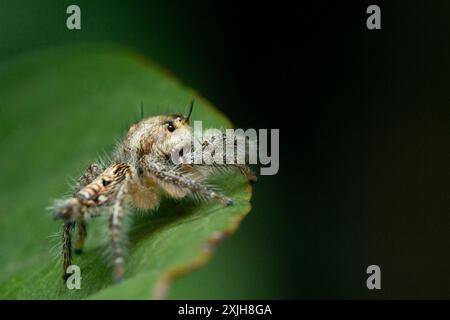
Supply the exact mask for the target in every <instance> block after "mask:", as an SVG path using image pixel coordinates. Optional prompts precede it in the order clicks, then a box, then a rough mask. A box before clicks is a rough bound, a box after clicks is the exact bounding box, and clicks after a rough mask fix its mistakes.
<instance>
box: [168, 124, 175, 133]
mask: <svg viewBox="0 0 450 320" xmlns="http://www.w3.org/2000/svg"><path fill="white" fill-rule="evenodd" d="M167 130H169V131H170V132H174V131H175V126H174V125H173V122H168V123H167Z"/></svg>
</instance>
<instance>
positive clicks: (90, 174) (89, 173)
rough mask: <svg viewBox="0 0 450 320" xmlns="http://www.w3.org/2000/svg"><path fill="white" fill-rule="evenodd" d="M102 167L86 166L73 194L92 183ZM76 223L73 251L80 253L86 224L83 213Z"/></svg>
mask: <svg viewBox="0 0 450 320" xmlns="http://www.w3.org/2000/svg"><path fill="white" fill-rule="evenodd" d="M104 169H105V168H104V167H103V166H102V165H100V164H97V163H92V164H91V165H90V166H89V167H87V169H86V171H85V172H84V173H83V174H82V175H81V176H80V177H79V178H78V182H77V185H76V187H75V190H74V194H76V193H77V192H79V191H80V190H81V189H83V188H84V187H86V186H87V185H89V184H90V183H92V182H93V181H94V180H95V179H96V178H97V177H98V176H99V175H100V174H101V173H102V172H103V170H104ZM76 224H77V233H76V241H75V253H81V252H82V251H83V248H84V241H85V239H86V236H87V225H86V221H85V217H84V214H82V215H81V216H80V218H79V219H77V221H76Z"/></svg>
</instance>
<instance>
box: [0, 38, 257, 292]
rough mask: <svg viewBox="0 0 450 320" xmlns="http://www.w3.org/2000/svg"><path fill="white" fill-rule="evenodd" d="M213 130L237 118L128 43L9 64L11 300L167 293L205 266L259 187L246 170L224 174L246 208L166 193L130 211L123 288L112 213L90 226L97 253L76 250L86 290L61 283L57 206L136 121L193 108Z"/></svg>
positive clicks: (3, 267) (1, 146)
mask: <svg viewBox="0 0 450 320" xmlns="http://www.w3.org/2000/svg"><path fill="white" fill-rule="evenodd" d="M193 97H194V98H195V100H196V107H195V109H194V113H193V115H192V118H193V119H194V120H203V125H204V127H230V126H231V124H230V122H229V121H228V120H227V119H226V118H225V116H224V115H222V114H221V113H219V112H218V111H217V109H215V108H214V107H212V106H211V105H210V104H209V103H208V102H207V101H205V100H204V99H202V98H201V97H198V96H197V95H196V94H195V92H194V91H193V90H191V89H188V88H186V87H183V86H182V85H180V84H179V82H178V81H177V80H175V79H174V78H173V77H171V76H170V75H168V74H167V72H165V71H163V70H161V69H160V68H158V67H156V66H155V65H154V64H152V63H151V62H149V61H148V60H147V59H146V58H144V57H142V56H140V55H139V54H136V53H135V52H132V51H129V50H127V49H125V48H122V47H116V46H112V45H102V46H98V45H84V46H76V47H75V46H72V47H64V48H52V49H48V50H46V51H41V52H38V53H33V54H28V55H24V56H21V57H19V58H16V59H15V60H14V61H10V62H7V63H4V64H2V65H0V128H1V135H0V150H2V155H1V157H0V167H1V168H2V170H1V171H0V186H1V192H0V298H2V299H79V298H94V299H97V298H98V299H103V298H107V299H122V298H124V299H148V298H164V297H166V296H167V290H168V288H169V285H170V282H171V281H172V280H173V279H174V278H176V277H177V276H179V275H182V274H183V273H187V272H190V271H192V270H194V269H195V268H197V267H199V266H201V265H202V264H204V263H205V262H206V261H207V260H208V259H209V258H210V256H211V254H212V252H213V251H214V248H215V247H216V245H217V244H218V243H219V242H220V241H221V240H222V239H223V238H224V237H225V236H227V235H228V234H230V233H232V232H233V231H235V229H236V228H237V226H238V224H239V222H240V220H241V219H242V218H243V217H244V216H245V215H246V214H247V213H248V212H249V210H250V203H249V201H250V197H251V188H250V186H249V185H248V184H247V183H246V181H245V180H244V179H243V178H242V177H241V176H240V175H239V174H237V173H236V174H228V175H221V176H217V177H214V178H213V179H214V181H213V182H214V183H216V184H218V185H219V186H220V187H221V188H222V189H223V191H224V192H225V193H226V194H228V195H229V196H231V197H232V198H233V199H234V201H235V205H234V206H232V207H227V208H224V207H223V206H221V205H218V204H205V203H195V202H193V201H192V200H182V201H171V200H165V201H163V203H162V204H161V206H160V208H159V209H158V210H157V211H153V212H150V213H145V214H137V213H135V214H133V215H131V216H132V218H131V221H130V223H131V226H130V232H129V238H130V241H129V245H128V248H129V250H128V256H127V264H126V267H127V274H126V279H125V281H123V282H122V283H120V284H116V283H115V282H114V281H113V278H112V269H111V265H110V263H109V261H108V259H106V258H105V257H104V252H105V251H106V250H105V246H107V245H108V238H107V236H106V233H105V232H104V231H105V226H106V221H105V219H98V220H93V221H91V223H90V224H89V227H88V228H89V230H88V231H89V235H88V239H87V243H86V250H85V252H84V253H83V254H81V255H76V256H74V261H73V263H74V264H76V265H78V266H80V268H81V275H82V282H81V289H80V290H69V289H67V287H66V284H65V282H64V281H63V280H62V278H61V276H62V266H61V258H60V257H59V246H60V245H59V240H60V239H59V237H57V235H58V234H57V233H58V230H59V229H60V222H57V221H53V219H52V218H51V217H50V216H49V215H48V214H47V213H46V209H45V208H46V207H47V206H48V205H49V204H50V201H51V200H52V199H54V198H59V197H61V195H62V194H63V193H64V192H66V191H68V185H67V181H68V178H69V177H72V178H76V177H77V175H79V174H80V173H81V172H82V171H83V170H84V168H86V166H87V165H88V164H89V163H90V162H93V161H95V160H96V159H97V157H98V156H99V155H103V154H104V153H109V152H111V151H112V150H113V148H114V145H115V142H116V141H118V140H119V139H120V138H121V137H122V136H123V134H124V133H125V132H126V129H127V127H128V126H129V125H130V124H132V123H133V122H135V121H136V120H138V118H139V113H140V112H139V109H140V105H141V103H143V105H144V111H145V114H146V116H150V115H155V114H161V113H167V112H178V113H180V112H181V113H182V112H185V111H186V105H187V104H188V103H189V101H190V100H191V99H192V98H193Z"/></svg>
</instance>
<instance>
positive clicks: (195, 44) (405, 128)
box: [0, 0, 450, 299]
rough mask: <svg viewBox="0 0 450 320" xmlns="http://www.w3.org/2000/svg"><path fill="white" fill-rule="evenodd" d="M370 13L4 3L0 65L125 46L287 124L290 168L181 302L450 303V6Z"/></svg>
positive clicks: (236, 112)
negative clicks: (375, 287) (374, 277)
mask: <svg viewBox="0 0 450 320" xmlns="http://www.w3.org/2000/svg"><path fill="white" fill-rule="evenodd" d="M70 4H77V5H79V6H80V8H81V15H82V29H81V30H79V31H69V30H67V28H66V18H67V14H66V13H65V11H66V8H67V6H68V5H70ZM368 4H369V3H365V2H361V3H359V4H350V3H349V4H344V3H342V2H340V3H334V2H332V1H328V2H323V1H321V2H320V4H319V3H317V4H311V3H301V4H300V5H299V6H292V5H288V4H286V3H283V2H277V3H276V4H275V3H268V4H262V3H259V2H258V3H254V4H251V3H246V4H245V5H244V4H242V3H239V2H233V3H231V2H225V1H223V2H222V1H220V2H219V1H196V2H188V1H186V2H181V1H176V2H174V1H108V2H102V1H96V2H94V1H82V0H78V1H75V2H74V1H64V0H61V1H48V0H43V1H39V3H37V2H35V1H20V2H17V1H7V0H0V59H1V60H6V59H8V58H11V57H14V56H16V55H18V54H21V53H24V52H28V51H31V50H36V49H40V48H46V47H49V46H59V45H64V44H69V43H84V42H113V43H119V44H122V45H125V46H129V47H131V48H134V49H136V50H138V51H140V52H142V53H143V54H145V55H147V56H148V57H150V58H151V59H152V60H154V61H155V62H157V63H158V64H160V65H161V66H163V67H164V68H166V69H168V70H170V71H171V72H172V73H173V74H174V75H176V76H177V77H178V78H179V79H181V80H182V82H184V83H185V84H186V85H188V86H190V87H192V88H195V89H196V90H197V91H198V92H199V93H200V94H201V95H203V96H204V97H206V98H207V99H208V100H210V101H211V102H212V103H213V104H214V105H215V106H217V107H218V108H219V109H220V110H221V111H223V112H224V113H226V114H227V115H228V117H229V118H230V119H231V120H232V122H233V123H234V125H235V126H236V127H240V128H279V129H281V147H280V149H281V154H280V158H281V160H280V171H279V173H278V174H277V175H275V176H262V177H260V179H259V182H258V183H257V184H256V185H255V188H254V197H253V201H252V202H253V210H252V212H251V213H250V215H249V216H248V217H247V218H246V219H245V220H244V221H243V223H242V225H241V227H240V229H239V230H238V232H237V233H236V234H235V235H234V236H232V237H231V238H229V239H227V240H226V241H225V242H224V243H223V245H222V246H221V247H220V248H219V249H218V251H217V253H216V255H215V257H214V258H213V260H212V261H211V262H210V263H209V264H208V265H207V266H205V267H203V268H202V269H200V270H198V271H196V272H194V273H192V274H191V275H188V276H185V277H183V278H181V279H179V280H177V281H176V282H175V284H174V286H173V288H172V292H171V297H172V298H206V299H215V298H230V299H239V298H254V299H261V298H275V299H278V298H450V258H449V255H448V251H449V250H448V249H449V248H450V234H449V232H448V226H449V225H450V217H449V214H450V212H449V208H450V207H449V196H448V182H449V181H450V179H449V178H450V176H449V168H448V167H449V166H448V163H449V159H450V158H449V150H450V148H449V143H448V142H449V138H450V134H449V133H450V130H449V128H450V94H449V89H448V88H449V85H450V44H449V41H448V39H450V38H449V36H450V19H449V17H450V5H449V4H447V3H445V2H443V1H442V2H438V1H437V2H433V4H430V3H428V2H425V1H417V2H416V3H410V2H408V6H406V5H401V4H395V3H393V2H392V1H390V2H389V3H386V4H384V3H382V4H379V5H380V6H381V9H382V30H378V31H369V30H367V28H366V27H365V21H366V18H367V15H366V13H365V10H366V8H367V5H368ZM62 107H63V106H62ZM3 169H4V168H3ZM370 264H377V265H380V267H381V270H382V288H383V289H382V290H381V291H377V292H373V291H369V290H367V288H366V286H365V281H366V277H367V275H366V273H365V270H366V268H367V266H368V265H370Z"/></svg>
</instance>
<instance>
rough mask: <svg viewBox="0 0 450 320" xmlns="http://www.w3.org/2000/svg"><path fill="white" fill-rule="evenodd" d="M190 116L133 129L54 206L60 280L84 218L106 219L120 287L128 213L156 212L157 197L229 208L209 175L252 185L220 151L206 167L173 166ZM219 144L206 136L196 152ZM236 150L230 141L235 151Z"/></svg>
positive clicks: (184, 145)
mask: <svg viewBox="0 0 450 320" xmlns="http://www.w3.org/2000/svg"><path fill="white" fill-rule="evenodd" d="M192 110H193V102H191V105H190V109H189V113H188V114H187V115H178V114H169V115H158V116H153V117H149V118H146V119H143V120H141V121H139V122H138V123H136V124H134V125H132V126H131V127H130V128H129V130H128V132H127V134H126V135H125V137H124V139H123V140H122V141H121V143H120V144H119V145H118V146H117V148H116V151H115V153H114V157H113V160H112V161H110V162H109V163H108V162H107V163H104V164H96V163H93V164H91V165H90V166H89V167H88V168H87V169H86V171H85V172H84V173H83V174H82V175H81V176H80V178H79V179H78V182H77V184H76V186H75V187H74V188H73V190H72V193H71V196H69V197H67V198H65V199H62V200H58V201H57V202H55V205H54V206H53V207H52V212H53V215H54V217H55V218H57V219H61V220H63V223H64V224H63V232H62V255H63V274H64V276H66V270H67V267H68V266H69V265H70V264H71V262H72V233H73V232H74V231H75V230H76V241H75V250H76V252H81V251H82V249H83V246H84V242H85V238H86V235H87V224H86V220H87V219H88V218H90V217H96V216H106V218H107V221H108V238H109V245H110V249H111V250H110V253H111V257H112V263H113V268H114V277H115V278H116V280H118V281H120V280H122V279H123V277H124V275H125V243H126V234H127V232H126V230H127V228H126V224H125V218H126V217H127V216H128V215H129V214H130V213H131V212H132V210H130V209H131V208H139V209H141V210H142V211H148V210H149V209H155V208H157V207H158V205H159V203H160V199H161V197H162V196H167V197H170V198H174V199H181V198H184V197H186V196H191V197H193V198H196V199H199V200H201V201H213V202H218V203H220V204H223V205H226V206H228V205H232V204H233V200H232V199H231V198H229V197H227V196H225V195H223V194H222V193H221V192H220V191H218V189H217V188H215V187H213V186H211V185H209V184H208V182H207V178H208V176H209V175H210V174H211V173H212V172H214V171H215V170H229V169H230V170H231V169H233V168H234V169H238V170H239V171H240V172H241V173H242V174H244V175H245V176H246V177H247V178H248V180H249V181H254V180H255V176H254V175H253V173H252V172H251V170H250V169H249V168H248V167H247V166H246V165H245V164H240V163H226V162H223V161H218V160H219V159H220V158H222V160H223V158H224V157H226V156H227V153H226V151H223V150H225V149H222V151H219V152H218V157H216V158H214V159H216V161H214V159H213V161H211V162H210V163H206V164H205V163H201V164H196V163H195V162H194V163H193V162H190V163H175V162H174V161H172V158H171V156H172V155H173V154H178V155H180V156H181V157H182V158H183V157H184V158H185V159H186V158H187V155H186V154H185V153H184V152H183V150H185V149H188V148H189V147H188V146H191V142H192V140H193V133H192V129H191V127H190V115H191V113H192ZM223 138H224V134H223V132H222V133H217V134H215V135H212V136H208V135H207V136H206V139H207V140H204V141H201V150H203V151H207V148H209V147H211V146H217V144H219V143H222V142H223ZM227 143H228V142H227ZM235 145H236V143H235V141H234V140H233V142H232V147H233V149H234V150H235V149H236V148H235ZM180 152H181V153H180ZM196 152H200V151H196ZM187 154H189V155H192V153H189V152H187Z"/></svg>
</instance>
